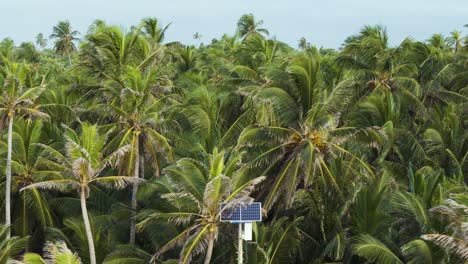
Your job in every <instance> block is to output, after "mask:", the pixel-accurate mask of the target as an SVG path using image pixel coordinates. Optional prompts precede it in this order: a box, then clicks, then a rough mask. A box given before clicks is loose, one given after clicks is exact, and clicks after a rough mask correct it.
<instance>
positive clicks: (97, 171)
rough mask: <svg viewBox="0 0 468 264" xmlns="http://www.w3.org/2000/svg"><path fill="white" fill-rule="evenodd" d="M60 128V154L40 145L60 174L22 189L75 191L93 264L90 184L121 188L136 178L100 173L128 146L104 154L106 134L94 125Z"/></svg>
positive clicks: (121, 154)
mask: <svg viewBox="0 0 468 264" xmlns="http://www.w3.org/2000/svg"><path fill="white" fill-rule="evenodd" d="M64 129H65V135H64V137H65V147H64V148H65V150H64V153H63V154H62V153H61V152H60V151H58V150H56V149H54V148H52V147H50V146H47V145H41V146H42V147H43V148H44V152H45V155H46V156H45V158H46V159H48V161H47V162H46V163H47V166H50V168H55V169H58V170H59V171H60V173H61V174H62V177H61V178H58V179H57V178H56V179H50V180H44V181H41V182H36V183H33V184H30V185H28V186H26V187H24V188H23V189H22V190H30V189H35V188H38V189H45V190H58V191H62V192H65V191H69V190H75V191H78V193H79V195H80V203H81V211H82V217H83V222H84V224H85V229H86V237H87V239H88V246H89V254H90V256H89V258H90V262H91V264H96V253H95V250H94V240H93V231H92V230H91V225H90V221H89V215H88V208H87V205H86V200H87V198H88V196H89V192H90V185H91V184H94V183H95V184H98V185H102V186H104V187H108V188H113V189H123V188H125V187H126V186H127V185H129V184H133V183H136V182H138V180H139V179H137V178H134V177H127V176H104V174H105V173H106V169H107V167H109V165H110V164H112V162H115V161H116V160H118V159H119V158H121V157H122V156H123V155H124V153H125V152H126V151H128V149H129V148H128V146H123V147H121V148H119V149H118V150H116V151H115V152H113V153H112V154H110V155H109V156H106V157H104V156H103V150H104V147H105V144H106V141H107V135H99V133H98V131H97V126H96V125H90V124H88V123H84V124H83V125H82V126H81V133H80V134H78V133H77V132H76V131H74V130H72V129H70V128H68V127H65V128H64Z"/></svg>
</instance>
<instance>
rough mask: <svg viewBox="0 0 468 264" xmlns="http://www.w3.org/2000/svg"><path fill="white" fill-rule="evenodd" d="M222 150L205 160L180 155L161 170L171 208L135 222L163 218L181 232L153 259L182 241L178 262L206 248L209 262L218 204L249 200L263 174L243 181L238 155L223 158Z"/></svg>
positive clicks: (143, 222)
mask: <svg viewBox="0 0 468 264" xmlns="http://www.w3.org/2000/svg"><path fill="white" fill-rule="evenodd" d="M225 157H226V153H225V152H224V151H221V152H218V150H217V148H215V149H214V150H213V153H212V154H210V155H209V158H208V160H205V161H201V160H193V159H188V158H182V159H180V160H178V161H177V163H176V164H175V165H172V166H169V167H167V168H165V169H164V171H165V173H166V174H167V177H166V178H163V179H161V183H163V182H164V183H163V185H164V186H167V193H166V194H164V195H162V198H164V199H165V200H166V201H167V202H168V203H169V204H170V205H171V208H172V210H171V211H160V212H155V213H153V214H151V215H149V216H148V217H147V218H146V219H145V220H144V221H142V222H140V223H139V224H138V226H139V228H140V229H144V228H145V227H146V226H147V225H148V224H149V223H150V222H151V221H154V220H157V219H165V220H167V221H170V222H172V223H174V224H176V225H182V226H183V227H184V229H183V231H182V232H181V233H180V234H178V235H177V236H176V237H174V238H173V239H171V240H170V241H169V242H167V243H166V244H165V245H164V246H162V247H161V248H160V249H159V250H158V252H156V254H155V255H154V257H153V261H155V260H156V258H157V257H158V256H159V255H160V254H161V253H163V252H165V251H167V250H169V249H171V248H173V247H176V246H177V245H180V244H182V245H183V248H182V250H181V252H180V260H179V262H180V263H189V262H190V261H191V260H192V258H193V257H194V256H196V255H197V254H199V253H200V252H203V251H206V254H205V260H204V263H205V264H209V263H210V261H211V256H212V253H213V247H214V243H215V241H216V240H217V237H218V232H219V227H220V224H221V223H220V220H219V217H220V213H221V210H220V206H219V205H220V203H221V202H231V203H235V204H236V203H249V202H251V201H252V200H253V199H252V198H250V197H249V195H250V194H251V193H252V191H253V190H254V188H255V186H256V185H257V184H258V183H260V182H261V181H262V180H263V179H264V177H257V178H255V179H253V180H249V181H243V179H242V178H239V176H240V174H239V173H238V169H239V167H238V163H239V155H238V154H236V153H231V154H230V156H229V158H228V159H226V158H225Z"/></svg>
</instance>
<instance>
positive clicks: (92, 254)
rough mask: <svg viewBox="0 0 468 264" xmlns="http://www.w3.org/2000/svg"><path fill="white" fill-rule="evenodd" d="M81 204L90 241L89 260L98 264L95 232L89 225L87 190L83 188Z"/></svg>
mask: <svg viewBox="0 0 468 264" xmlns="http://www.w3.org/2000/svg"><path fill="white" fill-rule="evenodd" d="M80 202H81V214H82V215H83V221H84V225H85V229H86V238H87V239H88V247H89V260H90V263H91V264H96V252H95V251H94V241H93V232H92V231H91V225H90V224H89V217H88V208H86V189H85V188H81V190H80Z"/></svg>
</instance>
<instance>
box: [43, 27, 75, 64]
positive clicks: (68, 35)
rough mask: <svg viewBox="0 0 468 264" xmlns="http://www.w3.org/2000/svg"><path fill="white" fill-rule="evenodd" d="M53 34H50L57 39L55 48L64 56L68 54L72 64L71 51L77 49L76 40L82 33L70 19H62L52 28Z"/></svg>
mask: <svg viewBox="0 0 468 264" xmlns="http://www.w3.org/2000/svg"><path fill="white" fill-rule="evenodd" d="M52 32H53V33H52V34H51V35H50V36H49V38H51V39H55V43H54V50H55V52H57V53H58V54H60V55H62V56H68V61H69V63H70V64H71V57H70V55H71V53H72V52H73V51H75V50H76V45H75V41H77V40H78V38H77V37H76V36H77V35H78V34H80V33H79V32H78V31H76V30H73V29H72V27H71V25H70V22H69V21H60V22H58V24H57V25H56V26H54V28H53V29H52Z"/></svg>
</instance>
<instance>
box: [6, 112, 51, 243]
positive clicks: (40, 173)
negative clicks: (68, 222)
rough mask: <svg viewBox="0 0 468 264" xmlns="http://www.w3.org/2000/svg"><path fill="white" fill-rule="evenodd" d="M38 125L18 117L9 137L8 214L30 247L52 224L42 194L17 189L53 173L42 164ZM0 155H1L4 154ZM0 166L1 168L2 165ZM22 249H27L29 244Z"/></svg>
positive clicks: (40, 131) (41, 126)
mask: <svg viewBox="0 0 468 264" xmlns="http://www.w3.org/2000/svg"><path fill="white" fill-rule="evenodd" d="M42 128H43V125H42V122H41V121H32V122H31V120H22V119H19V120H17V122H16V124H15V129H14V132H13V137H12V138H13V140H12V142H13V146H12V149H13V153H12V166H11V167H12V191H13V195H12V196H13V203H12V216H13V219H15V220H16V221H15V222H14V223H13V226H12V229H13V231H15V233H17V234H19V235H21V236H22V237H27V236H30V240H29V241H30V243H29V245H30V246H34V245H35V243H37V241H38V240H40V236H41V235H43V231H44V229H45V228H47V227H50V226H53V222H54V221H53V220H54V218H53V216H52V215H53V214H52V210H51V208H50V207H49V205H48V203H47V198H48V197H47V196H46V195H44V194H42V193H41V192H39V191H38V190H36V189H32V190H28V191H24V192H22V193H20V192H19V190H20V189H21V188H23V187H26V186H27V185H29V184H31V183H34V182H37V181H40V179H43V178H44V177H47V176H48V175H53V174H55V175H56V173H57V172H55V171H49V170H48V168H45V167H44V166H42V163H41V157H40V152H41V151H42V149H41V148H40V146H39V145H38V144H40V143H41V142H42V141H41V137H43V136H44V135H43V134H42V132H43V131H42ZM0 146H2V147H3V148H2V147H0V149H1V150H6V149H7V144H6V143H5V142H3V141H0ZM0 154H1V155H2V156H3V154H4V153H0ZM0 168H2V169H3V168H4V166H0ZM34 249H37V248H34ZM26 250H29V247H27V248H26Z"/></svg>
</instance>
